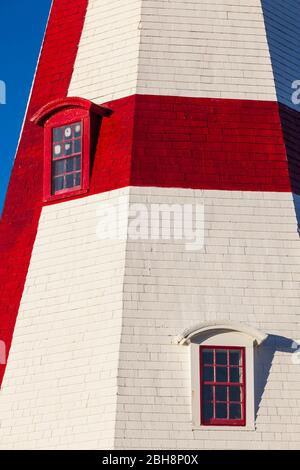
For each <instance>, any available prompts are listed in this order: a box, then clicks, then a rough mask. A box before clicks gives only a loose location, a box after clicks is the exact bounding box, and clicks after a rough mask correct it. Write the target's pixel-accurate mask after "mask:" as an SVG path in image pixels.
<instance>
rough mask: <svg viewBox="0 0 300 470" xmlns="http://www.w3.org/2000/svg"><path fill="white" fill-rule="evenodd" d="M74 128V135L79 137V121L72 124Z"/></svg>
mask: <svg viewBox="0 0 300 470" xmlns="http://www.w3.org/2000/svg"><path fill="white" fill-rule="evenodd" d="M73 128H74V137H79V136H80V135H81V124H80V122H77V123H76V124H74V126H73Z"/></svg>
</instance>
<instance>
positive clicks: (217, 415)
mask: <svg viewBox="0 0 300 470" xmlns="http://www.w3.org/2000/svg"><path fill="white" fill-rule="evenodd" d="M200 371H201V378H200V384H201V422H202V424H204V425H227V426H237V425H239V426H244V425H245V373H246V371H245V348H238V347H235V348H233V347H231V348H228V347H223V346H214V347H205V346H201V347H200Z"/></svg>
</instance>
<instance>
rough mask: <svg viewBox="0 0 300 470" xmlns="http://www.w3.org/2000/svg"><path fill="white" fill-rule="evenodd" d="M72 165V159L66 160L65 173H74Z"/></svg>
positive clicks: (73, 161)
mask: <svg viewBox="0 0 300 470" xmlns="http://www.w3.org/2000/svg"><path fill="white" fill-rule="evenodd" d="M74 164H75V159H74V158H67V166H66V168H67V169H66V171H67V173H71V171H74Z"/></svg>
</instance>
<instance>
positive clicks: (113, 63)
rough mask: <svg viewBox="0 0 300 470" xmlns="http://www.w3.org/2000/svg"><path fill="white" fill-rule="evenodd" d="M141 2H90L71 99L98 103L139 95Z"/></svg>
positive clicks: (71, 88) (137, 0)
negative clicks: (85, 99)
mask: <svg viewBox="0 0 300 470" xmlns="http://www.w3.org/2000/svg"><path fill="white" fill-rule="evenodd" d="M140 20H141V0H126V1H124V0H89V4H88V9H87V14H86V19H85V23H84V27H83V31H82V36H81V40H80V44H79V49H78V54H77V57H76V61H75V66H74V72H73V76H72V80H71V83H70V88H69V93H68V94H69V96H81V97H83V98H88V99H90V100H92V101H95V102H97V103H103V102H105V101H110V100H113V99H116V98H120V97H124V96H129V95H132V94H134V93H135V92H136V81H137V71H138V55H139V42H140Z"/></svg>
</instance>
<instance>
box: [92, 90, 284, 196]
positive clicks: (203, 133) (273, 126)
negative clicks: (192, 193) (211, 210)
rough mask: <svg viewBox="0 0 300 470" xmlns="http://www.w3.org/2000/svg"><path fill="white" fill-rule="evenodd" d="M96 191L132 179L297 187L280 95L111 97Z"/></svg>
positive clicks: (231, 186)
mask: <svg viewBox="0 0 300 470" xmlns="http://www.w3.org/2000/svg"><path fill="white" fill-rule="evenodd" d="M106 105H107V106H109V107H110V108H111V109H113V110H114V113H113V115H112V117H111V118H109V119H105V120H104V121H103V123H102V127H101V131H100V136H99V140H98V146H97V150H96V157H95V164H94V168H93V171H92V179H91V193H98V192H102V191H107V190H111V189H116V188H119V187H122V186H126V185H128V184H131V185H133V186H161V187H181V188H195V189H219V190H243V191H277V192H281V191H286V192H289V191H291V185H290V177H289V171H288V162H287V157H286V149H285V143H284V139H283V133H282V128H281V121H280V116H279V110H278V104H277V103H276V102H268V101H266V102H264V101H245V100H232V99H228V100H227V99H210V98H185V97H168V96H167V97H166V96H145V95H137V96H131V97H129V98H125V99H121V100H117V101H113V102H110V103H106Z"/></svg>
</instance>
